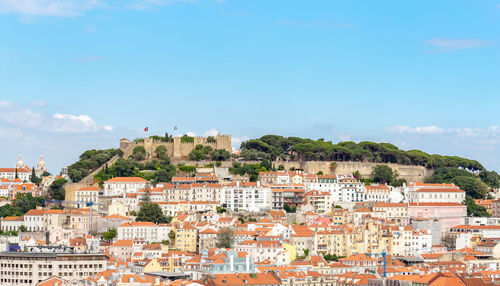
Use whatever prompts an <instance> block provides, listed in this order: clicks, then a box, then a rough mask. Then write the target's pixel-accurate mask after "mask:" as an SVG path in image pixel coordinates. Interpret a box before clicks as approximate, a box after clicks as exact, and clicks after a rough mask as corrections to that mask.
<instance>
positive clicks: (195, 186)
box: [0, 167, 500, 286]
mask: <svg viewBox="0 0 500 286" xmlns="http://www.w3.org/2000/svg"><path fill="white" fill-rule="evenodd" d="M26 168H27V167H26ZM16 169H17V172H18V175H17V177H16V176H15V177H14V178H12V177H10V175H11V174H10V173H9V175H3V173H1V170H2V169H0V177H2V179H1V184H2V185H1V186H4V185H5V186H7V187H6V189H8V190H7V191H6V195H5V196H3V197H4V199H3V201H2V202H1V204H9V203H10V201H11V199H12V198H13V195H12V194H13V193H15V192H16V190H17V189H18V188H21V189H22V188H23V187H18V186H24V187H25V188H26V189H29V190H30V192H32V194H33V195H35V196H36V195H41V194H43V193H44V189H43V184H40V186H36V185H34V184H32V183H29V182H27V181H25V180H23V179H20V177H19V173H20V172H19V169H18V168H16ZM28 169H29V168H27V170H26V172H29V173H30V174H31V172H32V170H31V169H29V171H28ZM44 179H45V178H44ZM4 182H5V183H4ZM29 184H31V185H32V186H31V187H28V185H29ZM0 190H1V189H0ZM31 190H32V191H31ZM24 191H25V190H24ZM68 196H69V197H68ZM464 199H465V192H464V191H463V190H461V189H460V188H459V187H457V186H455V185H453V184H427V183H421V182H415V183H410V184H408V185H404V186H403V187H398V188H394V187H391V186H387V185H384V184H373V185H365V184H364V183H362V182H361V181H360V180H358V178H356V177H355V176H353V175H349V174H344V175H342V174H336V175H315V174H307V173H305V172H302V171H277V172H260V174H259V177H258V180H257V181H256V182H248V181H240V180H235V181H232V180H229V181H228V180H219V179H218V177H217V175H216V173H215V172H204V173H197V174H196V176H194V177H174V178H173V179H172V181H171V182H165V183H157V184H156V185H154V186H153V185H152V184H151V183H150V182H148V181H147V180H145V179H143V178H139V177H115V178H112V179H110V180H107V181H105V182H104V183H103V184H102V185H101V186H97V185H96V186H87V187H82V188H79V189H77V190H75V191H74V192H72V193H71V194H68V195H67V198H66V200H67V201H68V202H70V203H69V204H66V205H64V208H62V209H61V208H51V207H50V205H48V206H46V207H45V208H41V207H38V208H36V209H32V210H29V211H28V212H27V213H25V214H24V215H22V216H8V217H4V218H2V220H1V221H0V229H1V230H2V231H3V232H4V233H9V232H10V233H11V232H13V231H17V232H18V235H17V236H12V235H10V236H9V235H3V236H0V248H1V250H2V251H3V252H0V284H1V285H99V286H104V285H106V286H108V285H109V286H111V285H113V286H114V285H133V286H139V285H140V286H143V285H144V286H146V285H148V286H149V285H151V286H153V285H193V286H198V285H332V286H333V285H494V284H496V283H497V281H499V279H500V259H499V258H500V218H498V216H497V215H496V214H497V213H495V212H499V211H500V207H499V206H497V204H500V203H498V201H497V200H477V201H476V203H477V204H478V205H482V206H485V207H486V208H487V210H488V211H489V212H490V214H492V215H493V216H492V217H489V218H478V217H468V216H467V207H466V206H465V205H463V204H462V202H463V201H464ZM146 200H147V201H151V202H153V203H155V204H157V205H158V206H159V207H160V209H161V210H162V211H163V213H164V214H165V215H166V216H168V217H170V219H171V220H170V219H169V221H170V222H168V223H154V222H148V221H136V216H137V214H138V213H139V212H140V209H141V206H142V205H143V204H144V203H145V201H146ZM496 208H498V210H496ZM499 216H500V215H499ZM17 260H19V261H23V263H26V266H19V265H22V263H17V264H16V263H14V262H12V261H17ZM45 261H53V262H51V263H49V264H46V263H45ZM12 263H14V264H15V265H18V266H12V265H14V264H12ZM6 265H7V266H6ZM30 265H31V266H30ZM49 265H50V266H49ZM52 265H54V266H52ZM56 265H57V267H56ZM9 267H14V268H15V269H14V268H12V269H9ZM17 267H19V268H17ZM23 267H26V268H27V269H26V270H25V269H24V268H23ZM70 269H74V271H71V270H70ZM76 269H78V270H76ZM50 283H52V284H50Z"/></svg>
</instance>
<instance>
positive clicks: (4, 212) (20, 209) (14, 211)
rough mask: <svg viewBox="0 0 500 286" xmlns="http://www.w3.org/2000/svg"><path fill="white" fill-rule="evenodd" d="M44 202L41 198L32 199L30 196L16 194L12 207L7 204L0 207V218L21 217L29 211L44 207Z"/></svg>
mask: <svg viewBox="0 0 500 286" xmlns="http://www.w3.org/2000/svg"><path fill="white" fill-rule="evenodd" d="M44 205H45V202H44V200H43V199H42V198H41V197H33V196H32V195H31V194H29V193H27V194H21V193H19V194H17V195H16V197H15V198H14V201H13V202H12V205H10V204H7V205H3V206H1V207H0V217H6V216H21V215H24V214H25V213H27V212H28V211H29V210H32V209H36V207H37V206H44Z"/></svg>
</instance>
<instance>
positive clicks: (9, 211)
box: [0, 204, 23, 218]
mask: <svg viewBox="0 0 500 286" xmlns="http://www.w3.org/2000/svg"><path fill="white" fill-rule="evenodd" d="M21 215H23V213H22V212H21V211H20V210H19V209H18V208H17V207H14V206H12V205H10V204H6V205H3V206H1V207H0V217H1V218H4V217H6V216H21Z"/></svg>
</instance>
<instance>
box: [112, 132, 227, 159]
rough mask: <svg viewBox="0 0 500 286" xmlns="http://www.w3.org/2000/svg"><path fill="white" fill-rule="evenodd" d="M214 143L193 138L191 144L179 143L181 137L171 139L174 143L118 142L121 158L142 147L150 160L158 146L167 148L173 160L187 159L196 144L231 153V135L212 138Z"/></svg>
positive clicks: (152, 141) (156, 141)
mask: <svg viewBox="0 0 500 286" xmlns="http://www.w3.org/2000/svg"><path fill="white" fill-rule="evenodd" d="M213 138H214V139H215V142H208V141H207V137H201V136H196V137H193V139H194V140H193V142H181V137H173V139H174V142H162V141H158V140H154V139H153V138H145V139H144V140H141V141H139V142H135V141H130V140H128V139H127V138H122V139H121V140H120V150H121V151H122V152H123V158H128V157H129V156H130V155H132V151H133V150H134V148H135V147H137V146H143V147H144V149H146V154H147V156H146V159H151V158H152V157H153V156H154V154H155V153H154V152H155V150H156V148H157V147H158V146H165V147H166V148H167V152H168V156H169V157H170V158H173V159H187V158H188V156H189V153H190V152H191V151H192V150H193V149H194V147H195V146H196V145H198V144H201V145H203V146H210V147H212V149H224V150H226V151H228V152H231V135H217V136H214V137H213Z"/></svg>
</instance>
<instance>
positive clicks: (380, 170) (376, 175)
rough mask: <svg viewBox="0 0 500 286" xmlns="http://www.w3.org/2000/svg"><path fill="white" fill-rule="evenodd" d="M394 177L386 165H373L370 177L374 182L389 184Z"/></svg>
mask: <svg viewBox="0 0 500 286" xmlns="http://www.w3.org/2000/svg"><path fill="white" fill-rule="evenodd" d="M393 177H394V173H393V171H392V169H391V168H390V167H389V166H387V165H377V166H375V167H373V170H372V178H373V181H374V182H375V183H382V184H383V183H387V184H390V183H391V181H392V179H393Z"/></svg>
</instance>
